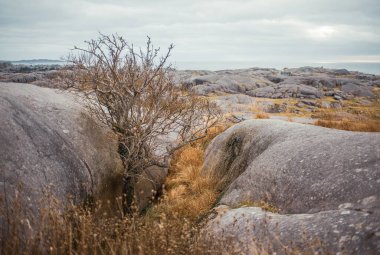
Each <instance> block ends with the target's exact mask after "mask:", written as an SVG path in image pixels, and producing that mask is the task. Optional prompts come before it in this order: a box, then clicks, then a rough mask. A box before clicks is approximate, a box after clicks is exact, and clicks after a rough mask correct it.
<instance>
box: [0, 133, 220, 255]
mask: <svg viewBox="0 0 380 255" xmlns="http://www.w3.org/2000/svg"><path fill="white" fill-rule="evenodd" d="M224 129H225V127H221V126H216V127H213V128H211V129H210V130H209V131H208V133H207V136H206V137H204V138H202V139H199V140H197V141H195V142H193V143H190V144H188V145H186V146H184V147H182V148H181V149H180V150H178V151H177V152H176V153H175V154H174V156H173V159H172V161H171V165H170V174H169V178H168V180H167V182H166V193H165V195H164V196H163V197H162V198H161V200H160V201H159V202H158V203H157V204H155V205H153V206H152V207H151V208H150V209H149V210H147V212H146V214H144V215H138V214H137V213H133V214H125V213H124V210H123V205H122V199H121V198H117V199H115V200H114V201H97V202H96V203H95V204H90V205H88V204H87V205H80V206H78V205H74V204H73V203H69V204H68V205H67V208H66V210H65V211H61V210H59V209H55V208H59V206H58V205H59V204H60V201H57V200H56V199H54V198H53V197H52V196H48V197H46V198H44V199H43V202H41V204H40V206H38V209H37V211H38V214H39V216H38V217H36V218H32V217H30V216H29V217H28V216H25V214H24V212H23V210H22V208H21V204H22V203H21V198H19V200H16V201H14V202H13V203H12V204H11V205H10V206H9V205H8V206H7V207H6V206H1V207H0V208H1V210H0V218H1V217H4V218H5V219H7V221H8V225H9V229H8V230H7V235H6V239H3V240H1V243H0V245H1V246H0V255H2V254H4V255H5V254H7V255H8V254H11V255H12V254H25V255H27V254H34V255H35V254H121V255H123V254H218V252H217V251H216V250H211V249H210V248H209V247H208V246H207V245H206V244H204V243H202V242H199V240H197V236H198V233H199V229H198V225H197V220H198V219H199V218H200V217H201V216H202V215H203V214H205V213H206V212H207V211H208V210H209V209H210V208H211V207H212V205H213V204H214V203H215V200H216V198H217V196H218V192H217V191H216V189H215V181H214V180H213V179H212V178H209V177H207V176H203V175H201V171H200V170H201V167H202V164H203V153H204V150H205V148H206V147H207V145H208V144H209V143H210V141H211V140H212V139H213V138H214V137H215V136H216V135H217V134H219V133H220V132H222V131H223V130H224ZM114 203H115V204H116V205H115V204H114ZM0 204H2V205H4V204H5V203H4V200H0ZM6 208H10V209H9V210H10V211H9V210H8V209H6ZM114 208H118V209H116V210H115V209H114ZM7 215H8V216H9V215H12V217H7ZM26 215H31V214H26Z"/></svg>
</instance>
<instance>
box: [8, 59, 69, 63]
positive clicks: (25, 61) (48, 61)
mask: <svg viewBox="0 0 380 255" xmlns="http://www.w3.org/2000/svg"><path fill="white" fill-rule="evenodd" d="M9 62H11V63H14V64H17V63H31V64H38V63H59V62H62V63H64V62H65V61H63V60H57V59H23V60H16V61H9Z"/></svg>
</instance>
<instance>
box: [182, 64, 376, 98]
mask: <svg viewBox="0 0 380 255" xmlns="http://www.w3.org/2000/svg"><path fill="white" fill-rule="evenodd" d="M175 77H176V82H177V83H179V84H183V85H184V86H187V87H191V88H192V89H193V90H194V91H195V92H196V93H198V94H200V95H207V94H209V93H216V92H225V93H240V94H247V95H249V96H254V97H265V98H289V97H297V98H311V99H316V98H321V97H323V95H326V94H330V95H331V96H333V95H334V94H335V93H341V94H342V95H343V99H345V98H346V97H348V96H360V97H372V96H373V95H374V93H373V91H372V90H373V88H375V87H378V86H379V81H380V76H379V75H371V74H363V73H360V72H350V71H347V70H345V69H339V70H334V69H324V68H314V67H301V68H293V69H285V70H284V71H279V70H276V69H270V68H250V69H237V70H221V71H177V72H176V73H175Z"/></svg>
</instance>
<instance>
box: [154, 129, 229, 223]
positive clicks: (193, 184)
mask: <svg viewBox="0 0 380 255" xmlns="http://www.w3.org/2000/svg"><path fill="white" fill-rule="evenodd" d="M225 129H226V127H225V126H218V127H214V128H211V129H210V130H209V132H208V135H207V136H206V137H205V138H203V139H201V140H198V141H196V142H194V143H192V144H189V145H187V146H185V147H184V148H182V149H181V150H179V151H178V152H176V153H175V155H174V156H173V159H172V161H171V164H170V170H169V176H168V178H167V181H166V183H165V190H166V192H165V195H164V197H163V198H162V200H161V202H160V204H159V205H157V206H156V207H154V208H153V211H157V212H161V213H162V212H164V213H165V214H170V215H174V216H176V217H181V218H185V219H187V220H190V221H195V220H196V219H197V218H199V217H201V216H202V215H203V214H205V213H206V212H207V211H209V210H210V209H211V207H212V205H213V204H214V203H215V200H216V199H217V197H218V195H219V194H218V191H217V189H216V181H215V179H213V178H212V177H210V176H205V175H202V173H201V169H202V165H203V159H204V151H205V149H206V147H207V145H208V144H209V143H210V142H211V140H212V139H213V138H214V137H215V136H216V135H218V134H219V133H221V132H222V131H224V130H225Z"/></svg>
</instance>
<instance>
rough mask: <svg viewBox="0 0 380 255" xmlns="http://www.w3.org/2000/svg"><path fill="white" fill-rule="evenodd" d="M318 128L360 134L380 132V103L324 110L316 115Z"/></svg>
mask: <svg viewBox="0 0 380 255" xmlns="http://www.w3.org/2000/svg"><path fill="white" fill-rule="evenodd" d="M313 117H314V118H318V120H316V121H315V122H314V124H315V125H317V126H322V127H327V128H335V129H341V130H348V131H359V132H380V102H374V103H373V104H372V105H370V106H356V105H354V106H349V107H346V108H343V109H341V110H332V109H328V110H323V111H320V112H318V113H316V114H315V115H314V116H313Z"/></svg>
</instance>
